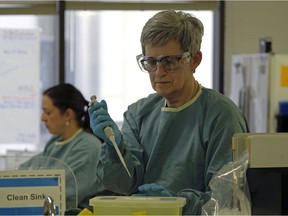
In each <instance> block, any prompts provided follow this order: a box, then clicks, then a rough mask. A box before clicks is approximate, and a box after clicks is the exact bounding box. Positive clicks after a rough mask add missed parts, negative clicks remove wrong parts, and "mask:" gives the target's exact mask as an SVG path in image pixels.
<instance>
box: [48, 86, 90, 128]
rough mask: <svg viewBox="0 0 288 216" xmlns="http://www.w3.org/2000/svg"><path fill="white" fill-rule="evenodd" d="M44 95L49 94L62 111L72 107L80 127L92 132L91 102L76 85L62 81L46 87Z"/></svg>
mask: <svg viewBox="0 0 288 216" xmlns="http://www.w3.org/2000/svg"><path fill="white" fill-rule="evenodd" d="M43 95H46V96H48V97H49V98H50V99H51V100H52V102H53V105H54V106H56V107H57V108H58V109H59V110H60V112H61V113H64V112H65V111H66V110H67V109H68V108H70V109H72V110H73V111H74V112H75V115H76V121H77V122H78V125H79V127H81V128H83V129H84V130H85V131H88V132H90V133H92V130H91V128H90V121H89V114H88V103H89V102H88V101H87V100H86V99H85V98H84V97H83V95H82V93H81V92H80V91H79V90H78V89H77V88H76V87H74V86H73V85H71V84H69V83H61V84H58V85H56V86H53V87H50V88H48V89H46V90H45V91H44V92H43Z"/></svg>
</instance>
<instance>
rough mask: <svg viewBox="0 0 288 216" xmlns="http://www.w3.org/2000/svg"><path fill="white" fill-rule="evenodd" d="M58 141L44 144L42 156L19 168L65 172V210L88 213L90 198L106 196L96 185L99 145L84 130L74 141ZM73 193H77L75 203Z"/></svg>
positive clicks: (102, 187)
mask: <svg viewBox="0 0 288 216" xmlns="http://www.w3.org/2000/svg"><path fill="white" fill-rule="evenodd" d="M58 140H59V136H53V137H52V138H51V139H50V140H49V141H48V142H47V144H46V146H45V148H44V151H43V152H41V153H40V154H38V155H37V156H34V157H33V158H31V159H30V160H29V161H27V162H25V163H24V164H22V165H21V166H20V167H19V168H20V169H59V168H60V169H65V177H66V208H67V209H71V208H76V207H79V208H85V207H86V208H90V209H91V206H89V199H90V198H92V197H94V196H96V195H105V194H107V193H108V194H109V192H108V191H106V190H104V186H103V185H102V184H101V183H100V182H99V179H98V178H97V176H96V172H95V170H96V167H97V163H98V161H99V156H100V152H101V145H102V144H101V142H100V140H99V139H98V138H97V137H95V136H94V135H93V134H91V133H87V132H85V131H83V130H80V131H78V133H77V134H76V135H74V137H73V138H71V139H69V140H67V141H64V142H59V141H58ZM75 181H76V183H75ZM76 188H77V190H76ZM76 191H77V192H78V202H77V199H76V196H77V193H76ZM111 194H112V193H110V195H111ZM76 202H77V203H76Z"/></svg>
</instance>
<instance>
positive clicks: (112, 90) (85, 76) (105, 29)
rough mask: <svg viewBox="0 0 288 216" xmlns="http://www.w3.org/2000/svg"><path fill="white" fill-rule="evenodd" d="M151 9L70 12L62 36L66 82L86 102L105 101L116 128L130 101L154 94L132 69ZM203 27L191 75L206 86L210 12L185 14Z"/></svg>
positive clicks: (208, 81)
mask: <svg viewBox="0 0 288 216" xmlns="http://www.w3.org/2000/svg"><path fill="white" fill-rule="evenodd" d="M156 12H157V11H76V12H74V11H70V12H67V13H66V18H67V20H68V23H69V24H68V25H67V26H66V27H67V28H68V30H67V32H69V34H68V36H67V38H69V45H68V50H69V51H68V52H67V53H69V56H68V60H67V62H69V67H68V69H67V71H66V79H67V81H68V82H72V83H74V84H75V85H76V86H77V87H78V88H79V89H81V90H82V92H83V94H84V95H85V97H86V98H89V97H90V96H91V95H93V94H96V95H97V98H98V99H99V100H101V99H105V100H106V102H107V104H108V109H109V113H110V115H111V116H112V118H113V119H114V120H115V121H117V122H119V124H121V121H122V119H123V112H124V111H125V110H126V108H127V106H128V105H129V104H131V103H132V102H135V101H136V100H138V99H140V98H141V97H146V96H148V94H150V93H154V90H153V89H152V87H151V85H150V81H149V76H148V74H146V73H143V72H141V71H140V69H139V68H138V65H137V62H136V55H137V54H140V53H141V46H140V33H141V30H142V27H143V26H144V24H145V22H146V21H147V20H148V19H149V18H150V17H151V16H152V15H154V14H155V13H156ZM189 12H190V13H192V14H194V15H195V16H197V17H198V18H199V19H200V20H201V21H202V22H203V24H204V28H205V29H204V31H205V32H204V37H203V41H202V52H203V60H202V63H201V64H200V66H199V67H198V69H197V71H196V73H195V77H196V79H197V80H198V81H199V82H200V83H201V84H202V85H203V86H205V87H209V88H212V79H213V77H212V53H213V40H212V35H213V25H212V24H213V12H212V11H189Z"/></svg>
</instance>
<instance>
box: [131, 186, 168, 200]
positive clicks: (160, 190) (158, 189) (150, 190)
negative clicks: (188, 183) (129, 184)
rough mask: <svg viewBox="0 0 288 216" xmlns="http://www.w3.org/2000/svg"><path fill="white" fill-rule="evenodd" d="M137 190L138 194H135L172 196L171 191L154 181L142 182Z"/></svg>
mask: <svg viewBox="0 0 288 216" xmlns="http://www.w3.org/2000/svg"><path fill="white" fill-rule="evenodd" d="M138 191H139V192H140V194H135V195H136V196H141V195H142V196H169V197H171V196H173V194H172V192H170V191H168V190H167V189H166V188H164V187H163V186H162V185H158V184H155V183H151V184H143V185H141V186H139V187H138Z"/></svg>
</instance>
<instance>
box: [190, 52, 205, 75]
mask: <svg viewBox="0 0 288 216" xmlns="http://www.w3.org/2000/svg"><path fill="white" fill-rule="evenodd" d="M191 59H192V61H191V67H192V70H193V71H195V70H196V68H197V67H198V65H199V64H200V63H201V61H202V52H201V51H198V52H197V53H196V54H195V55H194V56H192V58H191Z"/></svg>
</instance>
